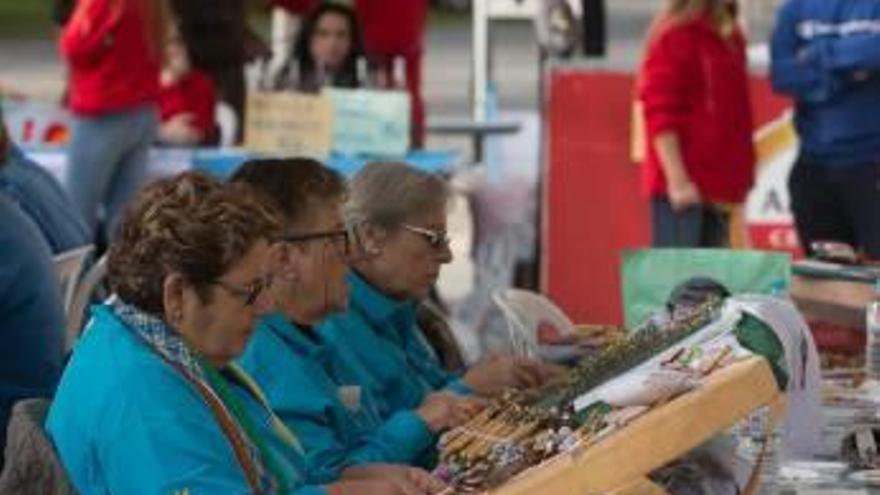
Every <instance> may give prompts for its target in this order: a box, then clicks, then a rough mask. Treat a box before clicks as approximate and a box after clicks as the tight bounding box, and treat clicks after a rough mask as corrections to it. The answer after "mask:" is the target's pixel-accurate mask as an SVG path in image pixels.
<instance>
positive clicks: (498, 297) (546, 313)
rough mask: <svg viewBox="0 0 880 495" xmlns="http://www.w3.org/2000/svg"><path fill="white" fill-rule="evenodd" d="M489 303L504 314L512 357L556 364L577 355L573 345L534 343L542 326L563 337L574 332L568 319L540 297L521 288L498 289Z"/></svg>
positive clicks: (575, 347) (553, 305)
mask: <svg viewBox="0 0 880 495" xmlns="http://www.w3.org/2000/svg"><path fill="white" fill-rule="evenodd" d="M492 300H493V301H494V302H495V304H496V305H497V306H498V308H499V309H500V310H501V312H502V314H504V319H505V320H506V321H507V330H508V332H509V335H510V341H511V344H512V345H513V350H514V352H515V353H516V354H518V355H521V356H526V357H532V358H534V357H539V358H542V359H546V360H548V361H556V362H559V361H567V360H569V359H571V358H574V357H577V356H579V355H580V354H581V352H580V350H579V349H578V348H577V346H572V345H542V344H541V343H540V342H539V341H538V329H539V328H540V326H541V325H542V324H550V325H553V326H554V327H556V329H557V330H558V331H559V333H560V334H561V335H563V336H565V335H572V334H574V332H575V329H574V324H573V323H572V322H571V320H570V319H569V318H568V316H566V315H565V313H563V312H562V310H561V309H559V307H558V306H556V305H555V304H554V303H553V302H552V301H550V300H549V299H547V298H546V297H544V296H543V295H541V294H538V293H536V292H531V291H528V290H523V289H498V290H496V291H494V292H493V293H492Z"/></svg>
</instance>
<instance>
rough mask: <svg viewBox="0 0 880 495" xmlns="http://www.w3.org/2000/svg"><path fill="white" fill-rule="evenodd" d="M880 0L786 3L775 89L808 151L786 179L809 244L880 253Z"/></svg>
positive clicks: (777, 33)
mask: <svg viewBox="0 0 880 495" xmlns="http://www.w3.org/2000/svg"><path fill="white" fill-rule="evenodd" d="M878 26H880V2H877V1H875V0H798V1H791V0H789V1H788V2H786V3H785V4H784V5H783V6H782V9H781V10H780V11H779V15H778V17H777V23H776V28H775V30H774V33H773V39H772V42H771V66H770V67H771V71H770V75H771V77H772V80H773V88H774V89H775V90H776V91H777V92H779V93H783V94H785V95H787V96H790V97H791V98H793V99H794V102H795V127H796V128H797V133H798V136H799V138H800V155H799V156H798V159H797V162H796V163H795V165H794V169H793V170H792V172H791V175H790V176H789V179H788V188H789V191H790V193H791V207H792V211H793V213H794V219H795V225H796V227H797V232H798V236H799V237H800V241H801V245H802V246H803V248H804V250H805V251H806V252H807V253H812V252H813V246H812V243H813V242H814V241H838V242H845V243H847V244H850V245H851V246H853V248H855V249H856V250H858V251H861V252H862V253H863V254H866V255H868V256H869V257H871V258H874V259H880V119H878V118H877V111H880V72H878V69H880V50H878V48H880V29H878Z"/></svg>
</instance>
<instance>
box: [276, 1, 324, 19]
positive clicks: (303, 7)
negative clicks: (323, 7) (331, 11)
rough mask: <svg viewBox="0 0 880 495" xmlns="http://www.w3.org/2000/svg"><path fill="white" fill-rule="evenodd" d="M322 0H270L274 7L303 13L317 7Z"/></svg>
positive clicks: (299, 13)
mask: <svg viewBox="0 0 880 495" xmlns="http://www.w3.org/2000/svg"><path fill="white" fill-rule="evenodd" d="M320 3H321V0H269V4H270V5H271V6H273V7H280V8H282V9H284V10H287V11H288V12H291V13H294V14H298V15H303V14H308V13H309V11H311V10H312V9H314V8H315V7H317V6H318V5H319V4H320Z"/></svg>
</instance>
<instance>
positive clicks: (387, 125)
mask: <svg viewBox="0 0 880 495" xmlns="http://www.w3.org/2000/svg"><path fill="white" fill-rule="evenodd" d="M325 94H327V96H328V97H329V98H330V101H331V102H332V104H333V114H334V119H333V121H334V128H333V150H334V151H336V152H337V153H341V154H343V155H373V156H383V157H402V156H404V155H406V152H407V150H408V149H409V126H410V99H409V94H408V93H406V92H402V91H376V90H366V89H326V90H325Z"/></svg>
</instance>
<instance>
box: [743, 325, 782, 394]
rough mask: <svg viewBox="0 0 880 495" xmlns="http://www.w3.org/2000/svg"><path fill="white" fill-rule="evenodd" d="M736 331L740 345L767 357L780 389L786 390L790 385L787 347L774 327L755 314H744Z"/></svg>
mask: <svg viewBox="0 0 880 495" xmlns="http://www.w3.org/2000/svg"><path fill="white" fill-rule="evenodd" d="M734 333H735V334H736V339H737V340H738V341H739V343H740V345H742V346H743V347H745V348H746V349H748V350H750V351H752V352H754V353H755V354H757V355H759V356H764V358H766V359H767V361H768V362H769V363H770V368H771V369H772V370H773V376H774V377H775V378H776V384H777V385H779V389H780V390H785V387H786V385H788V372H787V371H786V369H785V368H786V367H785V349H784V348H783V347H782V342H780V341H779V338H778V337H777V336H776V333H775V332H774V331H773V329H772V328H770V327H769V326H768V325H767V324H766V323H764V322H763V321H761V320H759V319H757V318H755V317H754V316H752V315H750V314H743V316H742V319H741V320H740V322H739V324H738V325H737V326H736V330H735V331H734Z"/></svg>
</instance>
